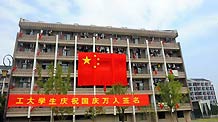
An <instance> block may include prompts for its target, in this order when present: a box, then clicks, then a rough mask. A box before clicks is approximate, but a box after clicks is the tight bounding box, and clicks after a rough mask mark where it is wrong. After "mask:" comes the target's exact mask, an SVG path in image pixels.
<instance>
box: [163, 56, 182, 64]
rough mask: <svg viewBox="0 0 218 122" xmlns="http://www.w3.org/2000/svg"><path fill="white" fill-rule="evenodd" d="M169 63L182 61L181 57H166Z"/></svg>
mask: <svg viewBox="0 0 218 122" xmlns="http://www.w3.org/2000/svg"><path fill="white" fill-rule="evenodd" d="M166 62H167V63H182V58H181V57H166Z"/></svg>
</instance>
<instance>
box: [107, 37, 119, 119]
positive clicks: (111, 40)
mask: <svg viewBox="0 0 218 122" xmlns="http://www.w3.org/2000/svg"><path fill="white" fill-rule="evenodd" d="M110 42H111V53H113V39H112V38H110ZM106 87H107V86H106ZM116 114H117V112H116V106H114V115H116Z"/></svg>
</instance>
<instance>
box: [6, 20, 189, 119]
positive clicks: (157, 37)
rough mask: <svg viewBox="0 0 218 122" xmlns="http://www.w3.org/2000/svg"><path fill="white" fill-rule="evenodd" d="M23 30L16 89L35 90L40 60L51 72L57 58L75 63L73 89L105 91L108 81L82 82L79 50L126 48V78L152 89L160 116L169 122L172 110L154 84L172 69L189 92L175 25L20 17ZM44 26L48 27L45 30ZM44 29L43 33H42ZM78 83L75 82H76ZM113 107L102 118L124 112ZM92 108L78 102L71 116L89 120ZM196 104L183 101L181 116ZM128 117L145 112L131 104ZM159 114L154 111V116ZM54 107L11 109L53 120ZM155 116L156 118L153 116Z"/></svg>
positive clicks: (11, 115) (135, 86) (133, 88)
mask: <svg viewBox="0 0 218 122" xmlns="http://www.w3.org/2000/svg"><path fill="white" fill-rule="evenodd" d="M19 26H20V32H19V33H18V34H17V39H16V44H15V49H14V63H13V65H14V68H13V69H15V70H14V71H13V72H12V79H11V83H10V84H11V85H12V86H13V89H10V93H11V94H16V93H25V94H30V93H36V91H34V89H33V86H34V84H35V83H34V80H35V79H36V78H37V77H38V76H37V74H35V73H34V69H35V67H34V66H35V65H36V64H38V65H39V66H41V68H42V77H43V78H46V77H48V75H47V68H48V66H49V65H50V64H51V63H53V64H54V65H56V62H57V63H58V64H60V65H61V66H62V68H63V71H66V69H67V68H69V67H70V68H72V69H74V70H73V71H72V73H71V79H72V89H71V91H69V94H73V93H76V94H92V93H94V91H95V92H96V94H103V93H104V91H103V87H102V88H101V87H97V88H96V87H79V86H77V69H78V67H77V66H78V61H77V60H78V59H77V54H78V52H99V53H124V54H126V57H127V58H126V59H127V61H126V63H127V79H128V82H129V86H128V87H129V90H128V92H129V93H139V94H148V95H149V96H150V103H151V108H153V110H154V112H155V113H157V114H156V115H158V116H156V118H157V120H158V121H159V122H168V121H169V119H170V118H171V117H170V114H169V113H168V112H166V111H167V110H165V109H160V108H159V106H158V102H161V101H160V99H158V98H160V97H159V95H158V92H157V91H156V90H155V85H156V83H157V82H163V81H165V79H166V76H167V75H168V73H169V72H173V73H174V75H175V77H176V79H178V80H179V81H180V82H181V83H182V84H183V87H182V90H181V92H182V93H183V94H184V96H186V97H189V94H188V87H187V82H186V73H185V67H184V63H183V58H182V53H181V47H180V44H179V43H178V42H176V37H177V36H178V33H177V31H175V30H162V31H157V30H145V29H128V28H115V27H111V26H107V27H99V26H95V25H91V26H83V25H79V24H72V25H69V24H61V23H44V22H30V21H27V20H24V19H21V20H20V22H19ZM42 30H43V31H42ZM40 32H43V33H42V34H43V36H42V38H41V37H40V38H41V39H38V38H37V37H38V36H37V35H38V34H39V33H40ZM74 84H76V85H74ZM113 108H114V107H104V109H105V112H104V114H103V115H99V116H98V117H97V119H96V120H97V121H105V122H111V121H119V116H118V115H117V114H115V113H114V109H113ZM86 109H87V108H85V107H78V108H76V109H75V114H74V115H72V114H71V115H68V118H67V119H69V121H70V120H71V121H72V120H76V122H83V121H84V122H85V121H87V120H86V118H84V112H85V110H86ZM190 111H191V105H190V101H189V100H186V101H184V102H183V103H180V107H179V108H178V110H177V115H178V117H179V120H180V121H184V122H187V121H191V120H190ZM125 114H126V116H125V121H127V122H134V121H137V122H140V121H148V120H146V115H145V114H144V113H143V111H142V110H141V109H139V108H137V107H134V106H133V107H128V108H127V109H126V111H125ZM153 118H155V117H153ZM49 119H50V108H42V107H40V108H34V109H32V110H31V111H30V110H28V108H25V107H20V108H10V109H8V110H7V120H9V121H10V122H12V121H29V120H31V121H49ZM153 121H155V120H153Z"/></svg>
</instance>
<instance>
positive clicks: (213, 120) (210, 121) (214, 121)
mask: <svg viewBox="0 0 218 122" xmlns="http://www.w3.org/2000/svg"><path fill="white" fill-rule="evenodd" d="M191 122H218V118H208V119H196V120H192V121H191Z"/></svg>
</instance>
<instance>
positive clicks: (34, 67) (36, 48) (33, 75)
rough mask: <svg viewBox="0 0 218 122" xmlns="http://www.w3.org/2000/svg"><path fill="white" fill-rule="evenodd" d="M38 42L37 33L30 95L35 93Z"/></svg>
mask: <svg viewBox="0 0 218 122" xmlns="http://www.w3.org/2000/svg"><path fill="white" fill-rule="evenodd" d="M38 42H39V34H38V33H37V35H36V47H35V54H34V60H33V70H32V81H31V86H30V95H32V94H33V86H34V78H35V69H36V56H37V50H38ZM31 108H32V107H31V106H29V107H28V115H27V118H30V112H31Z"/></svg>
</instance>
